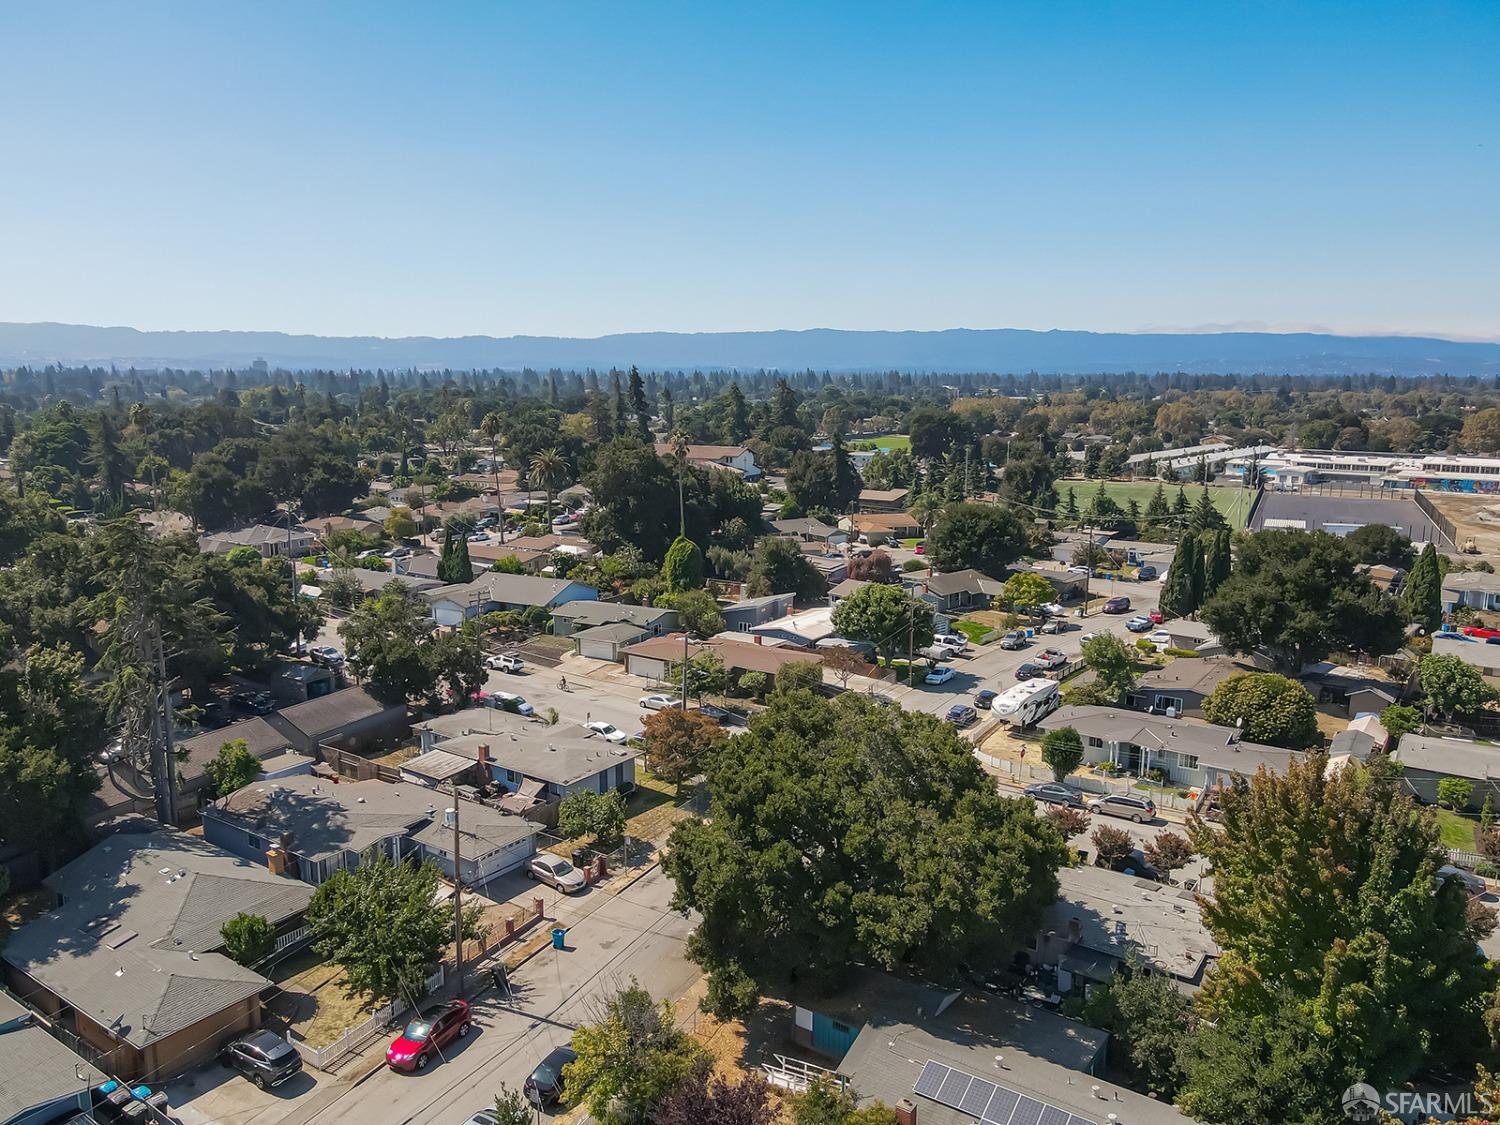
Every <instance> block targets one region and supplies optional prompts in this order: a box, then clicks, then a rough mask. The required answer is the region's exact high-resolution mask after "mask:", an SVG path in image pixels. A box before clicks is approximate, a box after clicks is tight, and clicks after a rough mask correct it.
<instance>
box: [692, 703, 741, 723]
mask: <svg viewBox="0 0 1500 1125" xmlns="http://www.w3.org/2000/svg"><path fill="white" fill-rule="evenodd" d="M698 710H699V711H700V712H701V713H702V714H704V715H707V716H708V717H709V718H710V719H712V720H713V721H714V722H716V723H727V722H728V721H729V720H730V719H731V718H732V717H733V716H731V715H730V713H729V712H728V711H726V710H724V708H722V707H715V706H714V705H713V704H712V703H701V702H700V703H699V704H698Z"/></svg>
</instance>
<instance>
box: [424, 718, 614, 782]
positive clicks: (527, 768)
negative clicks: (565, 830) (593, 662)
mask: <svg viewBox="0 0 1500 1125" xmlns="http://www.w3.org/2000/svg"><path fill="white" fill-rule="evenodd" d="M533 729H534V730H536V731H537V733H535V734H533V733H530V732H529V731H519V732H515V733H501V734H468V735H459V736H458V737H456V738H449V739H446V740H445V741H443V742H440V743H439V744H438V749H440V750H446V751H447V752H448V753H450V754H457V755H459V756H460V757H463V758H468V759H470V760H471V761H478V760H479V747H480V746H488V747H489V748H490V761H491V762H493V763H494V764H495V765H497V766H499V767H501V768H502V769H508V770H513V771H514V772H516V773H518V774H521V775H523V776H525V777H534V778H536V779H537V780H538V781H548V782H551V783H553V784H554V785H572V784H573V783H574V782H577V781H582V780H583V779H584V778H586V777H593V776H594V774H596V773H598V772H599V771H600V770H604V769H609V768H610V767H611V766H617V765H619V764H620V763H621V762H626V761H629V760H630V759H632V758H635V757H638V756H639V755H638V754H637V752H636V751H634V750H629V749H626V748H625V747H623V746H616V745H614V744H613V743H609V742H605V741H604V739H602V738H600V737H599V736H598V735H589V734H588V732H587V731H586V730H585V729H584V728H583V727H576V728H573V729H571V730H569V729H568V728H561V729H559V728H557V727H548V726H541V725H540V724H538V725H537V726H535V727H533Z"/></svg>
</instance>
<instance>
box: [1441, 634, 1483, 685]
mask: <svg viewBox="0 0 1500 1125" xmlns="http://www.w3.org/2000/svg"><path fill="white" fill-rule="evenodd" d="M1432 654H1433V655H1434V656H1456V657H1458V658H1459V659H1460V660H1462V661H1463V662H1464V663H1465V664H1467V665H1469V667H1471V668H1476V669H1478V670H1479V673H1480V675H1483V676H1500V643H1492V642H1491V640H1490V638H1488V637H1471V636H1468V635H1467V634H1465V633H1434V634H1433V635H1432Z"/></svg>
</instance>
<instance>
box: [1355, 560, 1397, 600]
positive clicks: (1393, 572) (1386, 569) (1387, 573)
mask: <svg viewBox="0 0 1500 1125" xmlns="http://www.w3.org/2000/svg"><path fill="white" fill-rule="evenodd" d="M1359 569H1361V570H1363V571H1364V572H1365V574H1367V575H1368V576H1369V578H1370V581H1371V582H1373V583H1375V588H1376V589H1378V590H1379V591H1380V592H1381V593H1384V594H1399V593H1400V592H1401V583H1402V582H1404V581H1406V571H1405V570H1403V569H1402V568H1401V567H1399V566H1387V565H1386V564H1385V563H1365V564H1363V565H1362V566H1361V567H1360V568H1359Z"/></svg>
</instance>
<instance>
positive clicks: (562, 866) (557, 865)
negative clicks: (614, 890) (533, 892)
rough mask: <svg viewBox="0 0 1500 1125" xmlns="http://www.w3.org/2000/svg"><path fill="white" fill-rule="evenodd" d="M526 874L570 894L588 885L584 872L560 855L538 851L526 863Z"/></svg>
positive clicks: (554, 888)
mask: <svg viewBox="0 0 1500 1125" xmlns="http://www.w3.org/2000/svg"><path fill="white" fill-rule="evenodd" d="M526 874H527V875H529V876H530V877H531V878H533V879H535V880H536V881H537V882H539V883H546V884H547V885H548V886H549V887H551V888H552V889H553V890H557V891H562V893H563V894H565V895H570V894H572V893H573V892H574V891H581V890H583V888H584V887H585V886H587V885H588V883H587V880H585V879H584V877H583V872H582V871H580V870H578V868H576V867H574V866H573V865H572V864H571V863H569V862H568V861H567V860H565V859H563V857H562V856H560V855H553V854H552V853H551V852H538V853H537V854H536V855H534V856H532V857H531V862H530V863H528V864H527V865H526Z"/></svg>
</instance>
